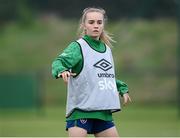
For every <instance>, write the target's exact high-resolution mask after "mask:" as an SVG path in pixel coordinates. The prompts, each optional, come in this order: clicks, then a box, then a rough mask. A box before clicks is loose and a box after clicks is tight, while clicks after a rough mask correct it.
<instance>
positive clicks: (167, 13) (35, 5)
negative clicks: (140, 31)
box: [0, 0, 175, 23]
mask: <svg viewBox="0 0 180 138" xmlns="http://www.w3.org/2000/svg"><path fill="white" fill-rule="evenodd" d="M72 5H73V6H72ZM89 6H91V7H92V6H95V7H102V8H104V9H106V11H107V13H108V16H109V17H110V18H112V19H120V18H130V19H131V18H137V17H138V18H147V19H153V18H158V17H168V18H169V17H170V18H171V17H175V2H174V0H172V1H171V0H133V1H131V0H113V1H109V0H103V1H102V0H86V1H85V0H13V1H12V0H0V20H1V22H2V21H8V20H14V19H20V20H24V22H26V23H27V22H29V20H30V19H31V18H32V15H33V13H36V12H37V13H44V12H53V13H56V14H58V15H60V16H62V17H64V18H77V17H80V13H81V11H82V10H83V9H84V8H85V7H89Z"/></svg>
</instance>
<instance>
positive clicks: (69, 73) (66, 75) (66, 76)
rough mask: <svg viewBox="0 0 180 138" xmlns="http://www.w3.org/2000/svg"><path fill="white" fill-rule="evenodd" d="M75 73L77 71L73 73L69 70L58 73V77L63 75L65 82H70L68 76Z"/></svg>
mask: <svg viewBox="0 0 180 138" xmlns="http://www.w3.org/2000/svg"><path fill="white" fill-rule="evenodd" d="M75 75H76V73H72V72H69V71H64V72H62V73H61V74H58V77H62V78H63V80H64V82H66V83H67V82H68V78H69V77H70V76H75Z"/></svg>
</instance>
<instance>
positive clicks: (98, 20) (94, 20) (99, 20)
mask: <svg viewBox="0 0 180 138" xmlns="http://www.w3.org/2000/svg"><path fill="white" fill-rule="evenodd" d="M88 21H95V20H92V19H90V20H88ZM97 21H103V20H97Z"/></svg>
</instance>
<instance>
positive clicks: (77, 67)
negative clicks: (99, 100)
mask: <svg viewBox="0 0 180 138" xmlns="http://www.w3.org/2000/svg"><path fill="white" fill-rule="evenodd" d="M83 38H84V39H85V40H86V41H87V42H88V44H89V45H90V46H91V47H92V48H93V49H95V50H96V51H99V52H103V51H105V45H104V43H103V42H101V41H100V40H95V39H92V38H91V37H90V36H87V35H85V36H84V37H83ZM82 66H83V57H82V53H81V49H80V46H79V44H78V43H77V42H76V41H74V42H71V43H70V44H69V46H68V47H67V48H65V50H64V51H63V52H62V53H61V54H60V55H59V56H58V57H57V58H56V59H55V60H54V61H53V63H52V76H53V77H54V78H58V74H59V73H62V72H64V71H66V70H70V69H71V71H72V72H73V73H76V74H79V73H80V71H81V68H82ZM116 86H117V90H118V91H119V94H120V95H121V96H123V94H125V93H127V92H128V86H127V84H126V83H124V82H123V81H120V80H118V79H116ZM80 118H96V119H101V120H105V121H111V120H112V113H111V112H110V111H91V112H86V111H81V110H75V111H74V112H73V113H72V114H71V115H70V116H69V117H68V118H66V120H75V119H80Z"/></svg>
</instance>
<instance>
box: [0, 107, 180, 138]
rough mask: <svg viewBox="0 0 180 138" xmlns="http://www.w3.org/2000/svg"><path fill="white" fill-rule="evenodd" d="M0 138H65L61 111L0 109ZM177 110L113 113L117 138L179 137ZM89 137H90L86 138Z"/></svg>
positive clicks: (129, 109) (135, 109)
mask: <svg viewBox="0 0 180 138" xmlns="http://www.w3.org/2000/svg"><path fill="white" fill-rule="evenodd" d="M0 113H1V114H0V136H1V137H5V136H17V137H20V136H23V137H34V136H36V137H40V136H42V137H43V136H44V137H45V136H46V137H53V136H67V132H66V131H65V117H64V115H65V108H64V107H49V108H45V109H42V110H41V111H38V110H37V111H36V110H28V109H27V110H1V111H0ZM177 115H178V113H177V107H176V106H170V105H168V106H166V105H159V106H158V105H154V106H152V105H143V106H142V105H141V106H139V105H132V104H131V105H129V106H126V107H123V111H122V112H118V113H115V114H114V122H115V124H116V127H117V129H118V132H119V134H120V136H129V137H140V136H143V137H148V136H149V137H150V136H155V137H166V136H169V137H174V136H180V129H179V126H180V116H179V119H178V116H177ZM90 136H92V135H90Z"/></svg>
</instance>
